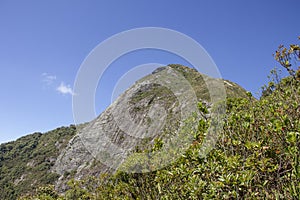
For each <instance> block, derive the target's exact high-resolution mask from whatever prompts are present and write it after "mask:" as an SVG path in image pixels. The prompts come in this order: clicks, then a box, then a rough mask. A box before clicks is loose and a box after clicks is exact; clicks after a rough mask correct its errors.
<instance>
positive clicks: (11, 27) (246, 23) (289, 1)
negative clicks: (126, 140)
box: [0, 0, 300, 143]
mask: <svg viewBox="0 0 300 200" xmlns="http://www.w3.org/2000/svg"><path fill="white" fill-rule="evenodd" d="M299 8H300V1H299V0H285V1H279V0H273V1H267V0H251V1H250V0H249V1H240V0H227V1H221V0H205V1H203V0H189V1H179V0H163V1H162V0H152V1H146V0H126V1H123V0H118V1H117V0H109V1H108V0H107V1H104V0H98V1H96V0H89V1H84V0H81V1H78V0H64V1H59V0H51V1H50V0H48V1H38V0H36V1H33V0H27V1H21V0H19V1H15V0H0V75H1V78H0V91H1V99H0V111H1V112H0V143H2V142H6V141H10V140H14V139H16V138H18V137H20V136H22V135H26V134H29V133H32V132H35V131H39V132H45V131H47V130H51V129H54V128H56V127H58V126H62V125H69V124H72V123H74V122H73V116H72V92H73V90H72V87H73V83H74V80H75V78H76V74H77V71H78V69H79V67H80V65H81V63H82V62H83V60H84V59H85V58H86V56H87V55H88V54H89V52H90V51H91V50H92V49H93V48H95V47H96V46H97V45H98V44H99V43H100V42H102V41H104V40H105V39H107V38H109V37H110V36H112V35H114V34H117V33H119V32H122V31H126V30H129V29H133V28H140V27H149V26H150V27H164V28H169V29H173V30H176V31H179V32H182V33H184V34H186V35H188V36H190V37H191V38H193V39H194V40H196V41H197V42H199V43H200V44H201V45H202V46H203V47H204V48H205V49H206V50H207V52H208V53H209V54H210V55H211V57H212V58H213V60H214V61H215V63H216V64H217V66H218V68H219V70H220V72H221V75H222V77H223V78H225V79H229V80H232V81H234V82H236V83H238V84H240V85H241V86H243V87H244V88H245V89H247V90H249V91H251V92H252V93H254V94H255V93H257V92H259V89H260V87H261V86H262V85H263V84H265V83H266V82H267V75H268V74H269V71H270V70H271V69H272V68H273V67H275V66H276V65H277V64H276V62H275V61H274V59H273V57H272V53H273V52H274V51H275V50H276V49H277V47H278V45H279V44H281V43H283V44H290V43H294V42H297V40H296V38H297V36H298V35H300V26H299V15H298V14H299ZM151 62H153V63H165V64H169V63H182V64H186V63H185V61H184V60H182V59H181V58H178V57H177V56H174V55H171V54H168V53H165V52H159V51H155V50H147V51H141V52H136V53H132V54H129V55H127V57H126V56H123V57H122V58H120V59H119V60H117V61H116V62H115V63H113V65H112V67H111V68H109V70H108V71H107V72H106V74H105V76H104V77H103V80H101V83H100V85H99V88H98V90H97V95H96V110H97V114H99V113H100V112H101V111H102V110H103V109H104V108H105V107H106V106H108V105H109V104H110V98H111V93H112V89H113V87H114V85H115V83H116V81H117V80H118V79H119V78H120V76H122V72H124V71H125V72H126V70H127V71H128V70H130V68H131V67H134V66H136V65H140V64H143V63H151ZM121 69H122V70H121Z"/></svg>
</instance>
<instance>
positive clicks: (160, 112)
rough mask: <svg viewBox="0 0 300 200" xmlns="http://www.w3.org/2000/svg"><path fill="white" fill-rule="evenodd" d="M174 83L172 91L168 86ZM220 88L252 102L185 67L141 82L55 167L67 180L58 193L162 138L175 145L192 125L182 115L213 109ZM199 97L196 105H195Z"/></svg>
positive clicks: (235, 89)
mask: <svg viewBox="0 0 300 200" xmlns="http://www.w3.org/2000/svg"><path fill="white" fill-rule="evenodd" d="M174 71H175V72H176V73H177V74H174V76H175V77H176V79H179V81H178V80H177V81H178V82H176V81H174V80H173V79H172V80H169V79H168V80H166V81H165V82H164V83H160V84H158V83H156V82H157V81H158V80H159V81H161V80H162V79H166V76H168V77H170V76H171V75H170V74H171V73H173V72H174ZM179 76H181V77H182V79H180V78H179ZM168 83H171V84H172V86H167V87H166V86H164V85H163V84H168ZM185 84H188V85H189V86H190V87H191V88H189V86H187V87H185ZM217 84H222V85H224V87H225V89H226V91H228V94H227V95H228V96H229V97H246V91H245V90H244V89H242V88H241V87H239V86H238V85H237V84H235V83H232V82H230V81H225V80H220V79H214V78H210V77H207V76H205V75H202V74H200V73H198V72H197V71H196V70H195V69H191V68H188V67H184V66H181V65H169V66H165V67H160V68H158V69H157V70H155V71H154V72H153V73H152V74H151V75H148V76H146V77H144V78H142V79H141V80H139V81H137V82H136V83H135V84H134V85H133V86H132V87H130V88H129V89H128V90H127V91H126V92H124V93H123V94H122V95H121V96H120V97H119V98H118V99H117V100H116V101H115V102H114V103H113V104H112V105H111V106H109V107H108V108H107V109H106V110H105V111H104V112H103V113H102V114H101V115H100V116H99V117H98V118H97V119H95V120H93V121H92V122H90V123H89V124H88V125H87V126H86V127H85V128H84V129H83V130H82V131H81V132H80V133H79V134H77V135H76V136H75V137H74V138H73V139H72V140H71V141H70V143H69V145H68V147H67V148H66V149H65V151H63V152H62V153H61V154H60V156H59V157H58V159H57V162H56V164H55V165H54V167H53V172H55V173H58V174H60V175H61V176H60V179H59V182H58V183H59V184H58V185H59V187H58V188H60V189H64V184H62V183H65V181H66V180H69V179H70V178H75V179H81V178H83V177H86V176H90V175H97V176H98V175H99V174H100V173H103V172H111V171H115V170H116V169H117V168H118V167H119V165H121V164H122V163H123V162H124V160H126V159H127V157H128V156H129V155H130V154H131V153H133V152H136V151H140V150H145V149H149V148H151V147H152V146H153V144H154V143H155V140H156V139H157V138H159V139H160V140H162V141H163V142H165V140H169V139H170V137H171V136H172V135H174V134H175V133H177V132H178V130H179V128H180V126H181V123H182V121H185V120H186V119H187V116H185V117H184V116H183V115H184V113H183V112H182V111H185V112H187V111H196V110H197V107H196V106H197V102H198V101H200V102H203V103H204V104H205V105H209V104H210V102H211V99H210V93H209V92H210V91H209V90H208V88H207V85H217ZM168 87H169V88H168ZM170 88H171V89H170ZM189 89H191V90H192V92H191V91H189ZM171 90H173V91H171ZM193 94H194V95H195V100H194V101H191V99H193ZM178 97H180V98H181V99H180V98H178ZM190 131H191V132H192V130H190ZM140 170H142V169H140ZM143 170H145V169H143ZM66 172H67V176H66ZM137 172H141V171H139V170H137Z"/></svg>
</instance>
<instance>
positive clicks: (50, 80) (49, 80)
mask: <svg viewBox="0 0 300 200" xmlns="http://www.w3.org/2000/svg"><path fill="white" fill-rule="evenodd" d="M42 77H43V82H44V83H46V84H47V85H52V83H53V82H54V81H55V80H56V76H54V75H49V74H47V73H43V74H42Z"/></svg>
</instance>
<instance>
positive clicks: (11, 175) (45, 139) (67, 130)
mask: <svg viewBox="0 0 300 200" xmlns="http://www.w3.org/2000/svg"><path fill="white" fill-rule="evenodd" d="M75 133H76V127H75V126H70V127H61V128H57V129H55V130H53V131H50V132H47V133H45V134H42V133H34V134H31V135H27V136H24V137H22V138H20V139H18V140H16V141H14V142H8V143H5V144H1V145H0V199H5V200H6V199H7V200H8V199H9V200H10V199H16V198H17V196H18V195H20V194H24V193H27V192H32V191H34V190H35V188H37V187H38V186H39V185H46V184H53V183H54V182H55V181H56V180H57V178H58V177H59V175H58V174H55V173H52V172H51V171H50V168H51V167H52V166H53V165H54V163H55V161H56V158H57V156H58V155H59V153H60V151H61V150H62V149H64V148H65V147H66V145H67V144H68V142H69V140H70V139H71V138H72V137H73V136H74V134H75Z"/></svg>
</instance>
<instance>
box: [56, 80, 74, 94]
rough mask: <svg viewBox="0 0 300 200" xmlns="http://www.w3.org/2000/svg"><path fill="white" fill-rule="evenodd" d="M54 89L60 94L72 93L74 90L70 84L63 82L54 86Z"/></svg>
mask: <svg viewBox="0 0 300 200" xmlns="http://www.w3.org/2000/svg"><path fill="white" fill-rule="evenodd" d="M56 90H57V91H58V92H59V93H61V94H70V95H74V92H73V90H72V88H71V86H70V85H66V84H65V83H64V82H61V83H60V86H58V87H57V88H56Z"/></svg>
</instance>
